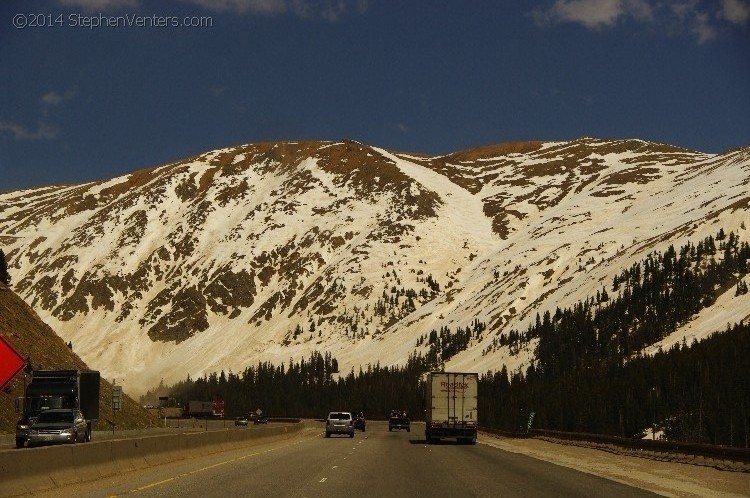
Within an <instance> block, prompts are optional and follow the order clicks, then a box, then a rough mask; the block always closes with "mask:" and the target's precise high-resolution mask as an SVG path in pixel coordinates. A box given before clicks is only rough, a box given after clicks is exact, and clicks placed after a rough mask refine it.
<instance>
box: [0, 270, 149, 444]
mask: <svg viewBox="0 0 750 498" xmlns="http://www.w3.org/2000/svg"><path fill="white" fill-rule="evenodd" d="M0 336H2V337H3V338H4V339H5V340H6V341H8V343H9V344H10V345H11V346H13V348H14V349H15V350H16V351H18V352H19V353H20V354H21V355H23V356H24V357H26V358H28V359H29V360H30V361H31V364H32V365H33V367H34V368H36V369H49V370H90V368H89V367H88V366H87V365H86V363H84V362H83V360H81V358H79V357H78V355H77V354H75V353H74V352H73V351H71V350H70V349H69V348H68V346H67V345H66V344H65V342H63V340H62V339H60V337H59V336H57V334H55V332H54V331H53V330H52V329H51V328H50V327H49V326H47V325H46V324H45V323H44V322H42V320H41V319H40V318H39V317H38V316H37V314H36V313H34V310H32V309H31V308H30V307H29V305H27V304H26V303H24V302H23V300H22V299H21V298H19V297H18V296H16V295H15V294H14V293H13V292H12V291H11V290H10V289H8V287H6V286H5V285H3V284H1V283H0ZM10 388H11V389H10V392H8V393H0V433H4V432H5V433H8V434H13V433H14V432H15V430H16V421H17V420H18V415H17V414H16V412H15V407H14V403H15V399H16V398H18V397H22V396H23V374H21V375H19V376H18V377H16V379H15V380H14V382H13V383H12V384H11V385H10ZM124 400H125V401H124V403H123V407H122V411H121V412H120V413H118V415H117V424H118V428H121V429H133V428H144V427H151V426H155V425H157V424H158V419H157V418H156V417H154V416H153V415H151V414H149V413H148V412H147V411H146V410H144V409H143V408H141V407H140V406H139V405H138V404H137V403H136V402H135V401H134V400H133V399H132V398H130V397H129V396H124ZM111 406H112V385H111V384H110V383H109V382H107V381H106V380H104V379H103V380H102V383H101V399H100V403H99V413H100V420H99V422H98V423H97V424H96V425H95V427H96V429H97V430H109V429H110V426H109V425H108V424H107V423H106V419H110V420H111V419H112V416H111Z"/></svg>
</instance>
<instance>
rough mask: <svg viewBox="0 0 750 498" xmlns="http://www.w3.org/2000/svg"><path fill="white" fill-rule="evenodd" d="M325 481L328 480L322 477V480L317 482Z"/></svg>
mask: <svg viewBox="0 0 750 498" xmlns="http://www.w3.org/2000/svg"><path fill="white" fill-rule="evenodd" d="M327 479H328V478H327V477H324V478H323V479H321V480H320V481H318V482H326V480H327Z"/></svg>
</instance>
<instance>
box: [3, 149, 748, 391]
mask: <svg viewBox="0 0 750 498" xmlns="http://www.w3.org/2000/svg"><path fill="white" fill-rule="evenodd" d="M748 183H750V148H742V149H738V150H736V151H732V152H729V153H727V154H720V155H716V154H703V153H699V152H692V151H687V150H685V149H682V148H679V147H673V146H668V145H665V144H656V143H654V142H646V141H642V140H611V141H606V140H597V139H592V138H587V137H584V138H580V139H576V140H573V141H568V142H524V143H511V144H499V145H495V146H487V147H480V148H475V149H470V150H465V151H458V152H455V153H452V154H448V155H443V156H429V155H419V156H418V155H415V154H414V153H403V152H390V151H387V150H385V149H380V148H377V147H369V146H367V145H364V144H361V143H359V142H356V141H343V142H292V141H289V142H283V143H273V142H265V143H261V144H245V145H240V146H237V147H233V148H225V149H218V150H215V151H210V152H207V153H204V154H199V155H196V156H193V157H190V158H186V159H183V160H180V161H177V162H174V163H170V164H166V165H161V166H158V167H156V168H152V169H145V170H140V171H138V172H135V173H133V174H130V175H124V176H121V177H118V178H114V179H110V180H106V181H101V182H92V183H86V184H82V185H75V186H69V187H45V188H40V189H31V190H24V191H18V192H12V193H6V194H0V206H4V207H2V208H0V209H1V211H0V213H1V214H0V216H1V217H2V219H1V220H0V246H2V247H4V248H6V253H7V254H8V259H9V262H10V266H11V270H12V271H13V273H14V275H15V281H16V282H17V283H16V288H17V290H18V292H19V294H20V295H22V297H23V298H24V299H25V300H27V302H29V304H31V305H32V306H33V307H35V308H36V309H37V310H38V311H39V312H40V314H42V315H43V317H44V319H45V320H47V321H50V323H54V328H56V329H59V330H60V334H61V335H62V336H63V337H64V338H65V339H66V340H73V342H74V343H76V344H79V345H80V346H78V347H80V348H81V349H80V351H81V354H82V355H83V356H84V357H85V358H86V359H87V361H88V362H89V363H91V364H93V365H97V364H98V363H100V364H102V365H106V366H99V365H97V366H98V367H99V368H100V369H103V370H105V369H107V368H108V369H110V371H111V374H112V375H113V376H114V375H115V374H116V375H117V376H120V375H126V374H127V375H128V376H129V377H132V378H133V380H132V381H131V382H132V383H133V385H141V386H143V389H144V390H145V388H147V387H150V386H151V385H155V384H157V383H158V382H159V380H160V379H161V378H164V379H165V380H166V381H174V380H178V379H182V378H184V377H185V376H186V375H187V374H188V373H189V374H190V375H191V376H195V375H200V374H201V373H204V372H209V371H216V370H218V369H221V368H233V369H236V370H238V369H241V368H242V366H243V365H245V364H247V363H248V362H249V363H254V362H256V361H258V360H260V359H264V360H273V361H275V362H281V361H284V362H286V361H287V360H288V359H289V358H290V357H294V358H297V359H299V358H301V357H304V356H307V355H308V353H309V352H310V351H312V350H314V349H319V350H323V349H326V350H329V351H332V352H333V353H334V356H336V357H337V358H338V360H339V364H340V365H342V367H343V368H344V369H348V368H350V367H356V366H358V365H363V364H366V363H375V362H377V361H380V362H381V364H397V363H403V362H404V361H405V360H406V358H407V357H408V354H410V353H411V352H414V351H415V350H418V349H419V348H418V347H417V346H416V342H417V339H418V338H419V337H420V336H421V335H423V334H424V333H426V332H429V330H430V329H433V328H434V329H438V328H440V327H441V326H448V327H452V328H455V327H458V326H466V325H469V324H470V323H471V322H472V321H473V320H474V319H479V320H481V321H483V322H486V323H487V326H488V331H487V332H486V336H485V337H483V338H482V339H480V340H477V341H476V342H475V343H472V344H471V345H470V347H469V348H468V349H467V351H465V352H463V353H460V354H459V355H457V356H456V357H455V358H454V359H452V360H451V362H450V366H454V367H457V368H458V367H461V368H470V367H471V369H475V368H481V369H491V368H497V369H499V368H500V367H501V366H502V365H503V364H506V365H507V366H508V367H509V368H516V367H518V366H520V365H522V364H525V363H527V362H528V361H529V360H530V359H531V354H532V353H531V351H526V352H525V353H523V354H516V355H510V354H509V353H508V352H507V351H494V352H492V353H491V354H482V352H483V351H484V350H485V348H486V346H487V344H488V341H490V340H491V339H492V337H496V336H497V335H498V334H503V333H507V332H508V331H509V330H511V329H512V328H516V329H521V328H523V326H524V325H525V324H526V323H528V320H530V319H532V318H533V316H534V314H535V313H536V312H539V311H544V310H545V309H549V308H550V307H553V308H554V306H553V304H554V305H565V304H566V303H567V304H570V303H572V302H574V301H575V300H576V299H577V298H583V297H584V296H587V295H593V294H595V293H596V291H597V290H599V289H600V288H601V287H602V286H603V285H608V283H609V282H608V279H611V278H612V277H613V276H614V275H615V274H616V273H618V272H619V271H620V270H621V269H622V268H623V267H626V266H627V265H628V264H631V263H632V262H633V261H635V260H638V259H639V257H642V256H643V255H645V254H646V253H647V252H649V251H651V250H657V249H664V248H666V247H667V246H668V245H669V244H670V243H679V242H684V241H685V239H686V238H702V237H704V236H707V235H708V234H709V233H713V232H715V229H716V227H717V226H718V225H721V226H723V228H724V229H725V230H727V231H729V230H734V231H735V232H736V233H738V234H739V235H740V236H741V237H742V238H743V239H744V240H747V231H746V230H745V229H744V228H743V224H744V225H745V226H746V224H747V223H749V222H750V218H749V217H748V209H749V208H750V196H749V195H747V190H748V189H747V185H748ZM654 214H656V216H654ZM394 301H395V302H394ZM736 306H739V307H740V308H742V309H744V306H746V303H744V301H742V300H739V301H737V302H736V303H735V305H734V306H732V305H730V306H729V307H730V308H733V307H736ZM734 311H735V310H732V311H731V312H729V311H728V313H730V314H732V313H734ZM311 323H312V324H314V325H311ZM297 328H301V329H302V332H297ZM311 329H312V330H311ZM698 333H699V334H700V333H703V332H698Z"/></svg>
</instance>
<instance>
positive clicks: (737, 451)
mask: <svg viewBox="0 0 750 498" xmlns="http://www.w3.org/2000/svg"><path fill="white" fill-rule="evenodd" d="M479 430H480V431H482V432H487V433H489V434H497V435H499V436H504V437H513V438H532V437H550V438H555V439H564V440H567V441H585V442H591V443H603V444H612V445H616V446H621V447H624V448H629V449H634V450H648V451H660V452H665V453H682V454H688V455H695V456H702V457H707V458H717V459H721V460H732V461H735V462H742V463H750V448H735V447H731V446H721V445H713V444H698V443H682V442H678V441H661V440H652V439H629V438H624V437H618V436H607V435H604V434H590V433H585V432H563V431H550V430H545V429H534V430H531V431H529V432H507V431H501V430H497V429H493V428H491V427H479Z"/></svg>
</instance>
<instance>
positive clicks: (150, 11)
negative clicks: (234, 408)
mask: <svg viewBox="0 0 750 498" xmlns="http://www.w3.org/2000/svg"><path fill="white" fill-rule="evenodd" d="M469 6H471V7H469ZM19 14H20V15H21V17H20V18H19V17H18V15H19ZM31 14H43V15H49V17H45V18H39V17H35V16H32V15H31ZM100 14H103V15H105V16H120V17H121V18H124V16H129V17H130V19H132V16H134V15H135V16H144V17H145V16H153V15H158V16H176V18H177V21H178V22H181V21H182V18H183V17H185V16H205V17H210V18H211V23H212V26H209V27H135V26H131V27H125V26H121V27H112V26H111V27H104V26H102V27H98V28H94V29H90V28H86V27H81V26H75V25H74V24H76V23H78V24H80V23H82V22H84V21H85V20H86V19H88V20H89V21H90V22H97V21H99V16H100ZM79 15H80V16H91V17H88V18H86V17H79ZM71 16H72V17H71ZM125 21H127V19H125ZM99 22H101V21H99ZM123 22H124V21H123ZM171 22H172V21H171V20H170V21H169V23H171ZM14 23H18V24H19V25H21V24H24V23H25V24H26V27H25V28H23V29H21V28H17V27H14ZM32 24H52V25H51V26H32ZM748 42H750V0H712V1H698V0H674V1H659V2H657V1H655V0H545V1H539V2H527V1H478V2H463V1H454V2H447V1H443V2H440V1H387V0H382V1H375V0H370V1H365V0H359V1H350V2H338V1H336V2H334V1H328V0H219V1H215V2H210V1H209V0H185V1H176V0H173V1H170V2H158V3H157V2H148V1H146V0H59V1H49V2H22V1H10V2H8V1H4V2H2V3H1V4H0V75H2V76H0V191H3V190H13V189H18V188H23V187H28V186H35V185H45V184H51V183H76V182H82V181H87V180H94V179H101V178H108V177H112V176H115V175H119V174H123V173H126V172H130V171H133V170H136V169H140V168H144V167H150V166H155V165H158V164H162V163H165V162H169V161H173V160H177V159H180V158H183V157H186V156H190V155H193V154H196V153H200V152H203V151H206V150H210V149H214V148H219V147H223V146H229V145H235V144H240V143H248V142H256V141H264V140H295V139H342V138H353V139H356V140H360V141H362V142H365V143H368V144H371V145H377V146H383V147H386V148H391V149H398V150H409V151H420V152H428V153H445V152H450V151H454V150H458V149H463V148H468V147H473V146H477V145H487V144H492V143H498V142H504V141H513V140H550V139H572V138H576V137H579V136H583V135H587V136H594V137H601V138H610V137H614V138H620V137H633V138H642V139H646V140H653V141H658V142H667V143H671V144H675V145H679V146H683V147H687V148H690V149H694V150H700V151H705V152H721V151H723V150H726V149H728V148H733V147H741V146H747V145H750V55H748V54H750V49H748V47H750V43H748Z"/></svg>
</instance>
